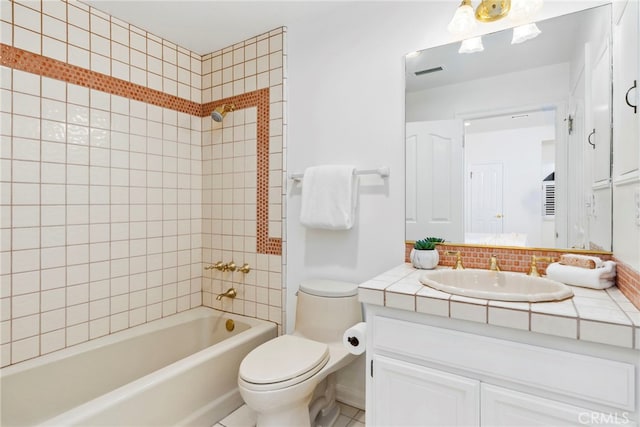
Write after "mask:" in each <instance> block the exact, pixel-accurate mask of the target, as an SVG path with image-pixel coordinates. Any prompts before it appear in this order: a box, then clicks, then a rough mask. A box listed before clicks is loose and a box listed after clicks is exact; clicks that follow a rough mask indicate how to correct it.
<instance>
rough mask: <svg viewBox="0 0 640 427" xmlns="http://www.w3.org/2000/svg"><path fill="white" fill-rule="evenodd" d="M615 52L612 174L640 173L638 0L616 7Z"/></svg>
mask: <svg viewBox="0 0 640 427" xmlns="http://www.w3.org/2000/svg"><path fill="white" fill-rule="evenodd" d="M613 18H614V27H613V36H614V55H613V61H614V63H613V70H614V71H613V102H614V114H613V129H614V143H615V147H614V153H616V155H615V157H614V162H613V175H614V177H620V176H624V175H628V174H633V173H634V172H635V173H636V174H637V172H638V166H639V162H640V151H639V149H638V146H639V145H640V144H639V143H638V137H639V134H638V115H639V114H640V112H638V108H637V106H638V97H639V96H640V95H639V94H640V91H639V90H638V26H639V19H638V1H637V0H627V1H626V2H625V3H622V4H621V5H618V6H617V8H616V9H614V17H613Z"/></svg>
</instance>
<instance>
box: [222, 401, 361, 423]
mask: <svg viewBox="0 0 640 427" xmlns="http://www.w3.org/2000/svg"><path fill="white" fill-rule="evenodd" d="M339 405H340V416H339V417H338V420H337V421H336V423H335V424H334V427H364V411H362V410H360V409H358V408H354V407H353V406H349V405H345V404H344V403H339ZM255 425H256V416H255V413H254V412H253V411H252V410H251V409H249V407H248V406H247V405H242V406H241V407H239V408H238V409H236V410H235V411H234V412H232V413H231V414H229V415H228V416H227V417H226V418H224V419H223V420H222V421H220V422H219V423H217V424H216V425H214V426H213V427H255Z"/></svg>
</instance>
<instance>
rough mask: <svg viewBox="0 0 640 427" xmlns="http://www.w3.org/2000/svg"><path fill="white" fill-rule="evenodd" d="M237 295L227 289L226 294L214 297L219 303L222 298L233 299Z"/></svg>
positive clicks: (232, 290)
mask: <svg viewBox="0 0 640 427" xmlns="http://www.w3.org/2000/svg"><path fill="white" fill-rule="evenodd" d="M237 295H238V293H237V292H236V290H235V289H233V288H229V289H228V290H227V291H226V292H223V293H221V294H218V296H217V297H216V300H218V301H220V300H221V299H222V297H227V298H235V297H236V296H237Z"/></svg>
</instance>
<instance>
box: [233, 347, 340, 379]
mask: <svg viewBox="0 0 640 427" xmlns="http://www.w3.org/2000/svg"><path fill="white" fill-rule="evenodd" d="M328 361H329V347H328V346H327V344H325V343H321V342H317V341H312V340H309V339H306V338H303V337H300V336H295V335H282V336H280V337H278V338H275V339H273V340H271V341H267V342H266V343H264V344H262V345H260V346H258V347H256V348H255V349H254V350H252V351H251V352H250V353H249V354H248V355H247V356H246V357H245V358H244V360H243V361H242V363H241V364H240V370H239V377H240V379H241V380H242V382H243V383H244V386H245V387H247V388H248V389H252V390H259V391H267V390H277V389H281V388H286V387H290V386H292V385H295V384H298V383H300V382H302V381H304V380H306V379H308V378H310V377H312V376H313V375H315V374H316V373H317V372H318V371H320V369H322V368H323V367H324V366H325V365H326V364H327V362H328Z"/></svg>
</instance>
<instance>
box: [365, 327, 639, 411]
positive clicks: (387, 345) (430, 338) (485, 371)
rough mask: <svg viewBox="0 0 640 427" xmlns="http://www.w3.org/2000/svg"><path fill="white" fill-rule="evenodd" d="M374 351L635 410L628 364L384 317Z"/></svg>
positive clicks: (375, 335) (631, 369)
mask: <svg viewBox="0 0 640 427" xmlns="http://www.w3.org/2000/svg"><path fill="white" fill-rule="evenodd" d="M373 347H374V351H384V352H390V353H394V354H398V355H405V356H408V357H411V358H413V359H418V360H423V361H425V362H430V363H436V364H439V365H442V366H449V367H452V368H455V369H460V370H464V371H467V372H468V373H469V376H473V375H474V374H477V375H482V376H490V377H493V378H496V379H500V380H504V381H509V382H512V383H517V384H522V385H526V386H531V387H536V388H538V389H541V390H546V391H550V392H553V393H558V394H562V395H566V396H570V397H574V398H578V399H582V400H585V401H590V402H595V403H599V404H603V405H609V406H612V407H616V408H622V409H625V410H630V411H633V410H635V388H634V385H635V380H634V378H635V369H634V366H633V365H631V364H629V363H623V362H617V361H611V360H606V359H600V358H597V357H592V356H585V355H582V354H576V353H570V352H566V351H560V350H554V349H549V348H544V347H538V346H533V345H528V344H521V343H517V342H512V341H506V340H501V339H496V338H490V337H485V336H481V335H474V334H469V333H466V332H459V331H453V330H449V329H442V328H436V327H432V326H427V325H421V324H416V323H411V322H405V321H401V320H396V319H389V318H386V317H381V316H375V317H374V319H373Z"/></svg>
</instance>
